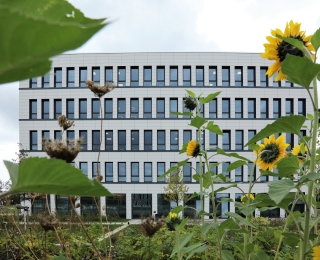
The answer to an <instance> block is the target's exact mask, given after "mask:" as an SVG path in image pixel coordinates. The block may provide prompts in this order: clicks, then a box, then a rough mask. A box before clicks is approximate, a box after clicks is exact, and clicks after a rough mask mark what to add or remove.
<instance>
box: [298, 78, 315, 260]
mask: <svg viewBox="0 0 320 260" xmlns="http://www.w3.org/2000/svg"><path fill="white" fill-rule="evenodd" d="M313 101H314V111H313V112H314V115H313V123H312V124H313V128H312V139H311V140H312V143H311V151H310V156H311V157H310V173H313V172H315V166H316V144H317V137H318V127H317V125H318V120H319V114H318V113H319V111H318V88H317V79H316V78H314V79H313ZM313 187H314V181H309V182H308V194H307V205H306V214H305V225H304V237H303V241H301V242H302V246H301V251H300V259H301V260H305V259H306V257H307V252H308V244H309V236H310V230H311V229H312V228H313V227H314V228H315V230H317V224H314V226H313V227H310V226H309V225H310V218H311V207H312V197H313V192H314V189H313Z"/></svg>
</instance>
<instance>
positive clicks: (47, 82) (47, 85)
mask: <svg viewBox="0 0 320 260" xmlns="http://www.w3.org/2000/svg"><path fill="white" fill-rule="evenodd" d="M41 87H42V88H50V74H49V73H48V74H46V75H44V76H43V77H42V78H41Z"/></svg>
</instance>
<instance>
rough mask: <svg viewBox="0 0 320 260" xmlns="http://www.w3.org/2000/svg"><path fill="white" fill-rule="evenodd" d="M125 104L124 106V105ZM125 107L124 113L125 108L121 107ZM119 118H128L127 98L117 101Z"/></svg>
mask: <svg viewBox="0 0 320 260" xmlns="http://www.w3.org/2000/svg"><path fill="white" fill-rule="evenodd" d="M122 102H123V104H122ZM122 105H124V112H122V111H121V110H122V109H123V108H121V106H122ZM117 108H118V110H117V118H126V109H127V108H126V99H125V98H118V99H117Z"/></svg>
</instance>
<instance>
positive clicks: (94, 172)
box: [92, 162, 101, 178]
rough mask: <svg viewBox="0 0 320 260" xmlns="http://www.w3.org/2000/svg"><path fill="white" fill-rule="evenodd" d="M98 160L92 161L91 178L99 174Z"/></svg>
mask: <svg viewBox="0 0 320 260" xmlns="http://www.w3.org/2000/svg"><path fill="white" fill-rule="evenodd" d="M100 169H101V168H100V162H98V163H97V162H93V163H92V178H95V177H97V175H98V174H100Z"/></svg>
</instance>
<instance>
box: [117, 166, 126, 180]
mask: <svg viewBox="0 0 320 260" xmlns="http://www.w3.org/2000/svg"><path fill="white" fill-rule="evenodd" d="M120 166H122V167H124V168H123V169H121V167H120ZM122 170H124V172H122ZM123 178H124V180H123ZM118 182H127V165H126V162H118Z"/></svg>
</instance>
